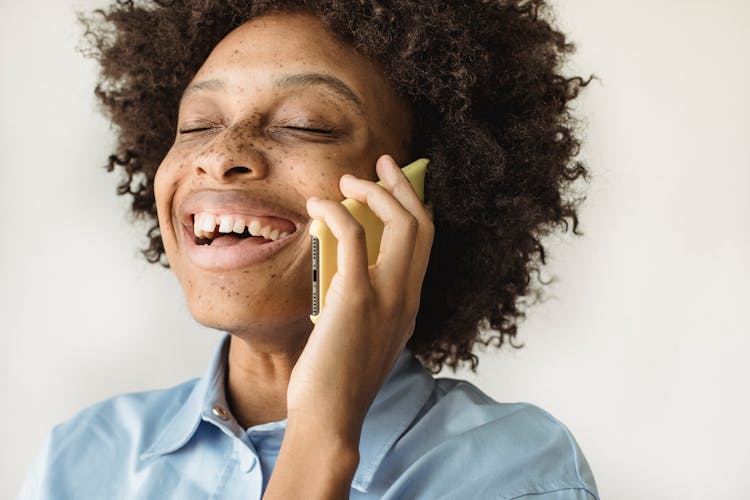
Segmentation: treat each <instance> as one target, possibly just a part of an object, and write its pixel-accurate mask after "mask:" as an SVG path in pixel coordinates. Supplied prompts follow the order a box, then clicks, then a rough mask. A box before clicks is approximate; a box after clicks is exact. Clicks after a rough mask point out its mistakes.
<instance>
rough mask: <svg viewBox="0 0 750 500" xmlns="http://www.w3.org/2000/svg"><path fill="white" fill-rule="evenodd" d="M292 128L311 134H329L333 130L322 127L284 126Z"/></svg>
mask: <svg viewBox="0 0 750 500" xmlns="http://www.w3.org/2000/svg"><path fill="white" fill-rule="evenodd" d="M286 128H289V129H292V130H301V131H303V132H310V133H312V134H330V133H332V132H333V130H328V129H324V128H310V127H286Z"/></svg>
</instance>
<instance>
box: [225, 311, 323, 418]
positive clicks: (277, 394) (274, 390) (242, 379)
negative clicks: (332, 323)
mask: <svg viewBox="0 0 750 500" xmlns="http://www.w3.org/2000/svg"><path fill="white" fill-rule="evenodd" d="M305 319H307V318H305ZM311 330H312V325H310V324H309V321H306V323H305V324H304V325H299V326H298V327H297V328H292V329H283V330H281V329H279V330H276V332H274V333H275V336H274V333H270V334H268V335H259V334H258V332H257V331H256V332H252V333H242V334H239V333H232V336H231V340H230V344H229V356H228V360H227V361H228V363H227V366H228V374H227V380H226V392H227V394H226V396H227V402H228V403H229V406H230V408H231V411H232V414H233V415H234V417H235V418H236V419H237V422H238V423H239V424H240V425H241V426H242V427H243V428H245V429H247V428H248V427H251V426H253V425H259V424H264V423H267V422H275V421H278V420H284V419H285V418H286V401H287V399H286V396H287V387H288V386H289V378H290V376H291V373H292V369H293V368H294V365H295V363H296V362H297V359H298V358H299V356H300V354H302V350H303V349H304V347H305V344H306V343H307V337H308V336H309V334H310V331H311ZM279 331H286V332H291V331H294V332H296V333H295V334H287V335H285V336H284V337H285V338H282V337H281V336H280V335H279V334H278V332H279ZM283 341H286V342H285V343H284V342H283Z"/></svg>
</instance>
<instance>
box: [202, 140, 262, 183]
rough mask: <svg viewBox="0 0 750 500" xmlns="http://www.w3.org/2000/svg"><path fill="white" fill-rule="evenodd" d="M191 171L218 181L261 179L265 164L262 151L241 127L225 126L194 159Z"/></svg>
mask: <svg viewBox="0 0 750 500" xmlns="http://www.w3.org/2000/svg"><path fill="white" fill-rule="evenodd" d="M194 164H195V173H196V174H197V175H198V176H204V175H209V176H211V177H212V178H213V179H215V180H216V181H218V182H222V183H226V182H234V181H238V180H254V179H263V178H265V177H266V175H268V165H267V163H266V158H265V156H264V155H263V153H262V151H261V150H259V149H258V148H257V146H256V145H255V144H254V143H253V140H252V137H251V136H249V135H248V134H247V131H246V130H245V131H244V133H243V131H242V130H237V129H236V128H232V127H229V128H227V129H225V130H224V131H222V132H220V133H219V134H218V135H217V136H216V137H214V139H213V140H212V141H211V142H210V143H209V144H208V145H207V147H206V149H205V150H204V151H202V152H201V153H200V154H199V155H198V156H197V158H196V159H195V163H194Z"/></svg>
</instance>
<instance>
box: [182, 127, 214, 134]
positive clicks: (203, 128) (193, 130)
mask: <svg viewBox="0 0 750 500" xmlns="http://www.w3.org/2000/svg"><path fill="white" fill-rule="evenodd" d="M212 128H213V127H198V128H189V129H182V130H180V133H181V134H192V133H193V132H204V131H206V130H211V129H212Z"/></svg>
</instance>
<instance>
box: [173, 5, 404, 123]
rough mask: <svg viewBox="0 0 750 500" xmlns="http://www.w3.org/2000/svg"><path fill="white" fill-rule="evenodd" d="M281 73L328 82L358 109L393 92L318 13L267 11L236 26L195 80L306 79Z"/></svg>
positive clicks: (243, 82)
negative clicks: (357, 106) (293, 77)
mask: <svg viewBox="0 0 750 500" xmlns="http://www.w3.org/2000/svg"><path fill="white" fill-rule="evenodd" d="M284 75H308V76H307V77H306V78H307V83H327V84H328V88H329V89H330V90H332V91H337V90H338V91H339V93H340V94H341V96H342V97H348V98H349V99H350V100H351V101H353V102H354V103H358V104H359V105H360V106H361V107H362V108H371V109H378V108H380V107H382V106H384V105H386V101H389V100H393V99H394V97H395V92H394V91H393V90H392V89H390V88H389V87H390V86H389V84H388V82H387V81H386V79H385V76H384V74H383V73H382V70H381V69H380V67H379V66H378V65H377V64H375V63H373V62H372V61H370V60H368V59H366V58H365V57H363V56H361V55H359V54H357V52H356V51H355V50H354V49H353V48H352V47H351V46H349V45H348V44H346V43H343V42H341V41H339V40H337V39H335V37H334V36H333V35H332V34H331V33H330V32H329V31H328V30H327V29H326V28H325V26H324V25H323V23H322V22H321V21H320V20H319V19H318V18H317V17H315V16H314V15H312V14H307V13H299V12H295V13H273V14H268V15H264V16H261V17H258V18H255V19H251V20H250V21H248V22H246V23H244V24H242V25H240V26H239V27H238V28H236V29H235V30H233V31H232V32H231V33H229V34H228V35H227V36H226V37H225V38H224V39H222V40H221V41H220V42H219V44H218V45H217V46H216V47H215V48H214V50H213V51H212V52H211V54H210V55H209V57H208V58H207V59H206V61H205V62H204V64H203V66H201V68H200V69H199V70H198V73H197V74H196V76H195V78H194V79H193V82H194V83H195V82H206V81H213V82H217V81H219V80H220V81H222V82H224V83H225V84H226V83H228V84H230V85H231V84H236V85H238V86H239V85H252V84H253V83H257V84H263V83H273V84H274V86H277V87H278V86H283V84H284V83H296V84H299V83H305V82H300V81H299V79H300V77H299V76H298V77H296V78H297V80H296V81H294V80H290V77H289V76H287V77H286V79H285V77H284ZM311 75H317V76H311ZM324 80H327V81H324ZM209 85H211V84H209ZM213 85H215V83H214V84H213ZM193 90H194V89H191V88H190V87H189V88H188V91H187V92H188V93H190V92H192V91H193ZM347 93H349V94H350V95H349V96H346V94H347Z"/></svg>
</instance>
